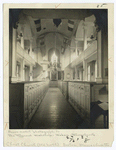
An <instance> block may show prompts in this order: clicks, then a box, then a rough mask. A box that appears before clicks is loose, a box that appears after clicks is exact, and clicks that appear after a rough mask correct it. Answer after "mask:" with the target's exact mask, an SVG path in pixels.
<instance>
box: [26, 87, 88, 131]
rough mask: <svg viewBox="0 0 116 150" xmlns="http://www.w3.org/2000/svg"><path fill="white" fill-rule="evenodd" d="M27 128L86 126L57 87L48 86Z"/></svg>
mask: <svg viewBox="0 0 116 150" xmlns="http://www.w3.org/2000/svg"><path fill="white" fill-rule="evenodd" d="M28 128H29V129H78V128H79V129H81V128H87V125H86V123H85V122H84V121H83V120H82V118H81V117H80V116H79V115H78V114H77V112H76V111H75V110H74V109H73V108H72V106H71V105H70V104H69V103H68V102H67V100H66V99H65V98H64V96H63V95H62V93H61V91H60V90H59V89H58V88H49V89H48V92H47V94H46V95H45V97H44V99H43V101H42V103H41V105H40V106H39V107H38V110H37V111H36V113H35V115H34V116H33V118H32V120H31V121H30V123H29V126H28Z"/></svg>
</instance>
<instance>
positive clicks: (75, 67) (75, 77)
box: [75, 66, 77, 80]
mask: <svg viewBox="0 0 116 150" xmlns="http://www.w3.org/2000/svg"><path fill="white" fill-rule="evenodd" d="M75 80H77V67H76V66H75Z"/></svg>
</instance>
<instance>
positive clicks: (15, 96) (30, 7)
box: [3, 3, 114, 147]
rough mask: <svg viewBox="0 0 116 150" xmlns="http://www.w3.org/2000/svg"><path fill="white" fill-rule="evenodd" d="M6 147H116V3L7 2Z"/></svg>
mask: <svg viewBox="0 0 116 150" xmlns="http://www.w3.org/2000/svg"><path fill="white" fill-rule="evenodd" d="M3 27H4V146H7V147H20V146H23V147H30V146H33V147H49V146H50V147H59V146H60V147H62V146H63V147H75V146H80V147H85V146H90V147H92V146H101V147H108V146H111V145H112V142H113V132H114V118H113V113H114V109H113V107H114V97H113V90H114V85H113V82H114V81H113V65H114V62H113V61H114V60H113V56H114V54H113V52H114V50H113V48H114V47H113V46H114V45H113V44H114V43H113V32H114V31H113V4H106V3H103V4H102V3H101V4H85V3H84V4H81V3H79V4H77V3H76V4H64V3H59V4H53V3H51V4H47V3H46V4H21V3H19V4H4V26H3Z"/></svg>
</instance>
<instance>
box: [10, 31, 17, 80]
mask: <svg viewBox="0 0 116 150" xmlns="http://www.w3.org/2000/svg"><path fill="white" fill-rule="evenodd" d="M16 53H17V39H16V29H14V28H13V36H12V78H11V82H17V78H16Z"/></svg>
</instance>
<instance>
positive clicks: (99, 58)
mask: <svg viewBox="0 0 116 150" xmlns="http://www.w3.org/2000/svg"><path fill="white" fill-rule="evenodd" d="M101 44H102V43H101V31H99V32H98V34H97V79H96V81H97V82H100V83H101V82H102V49H101Z"/></svg>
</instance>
